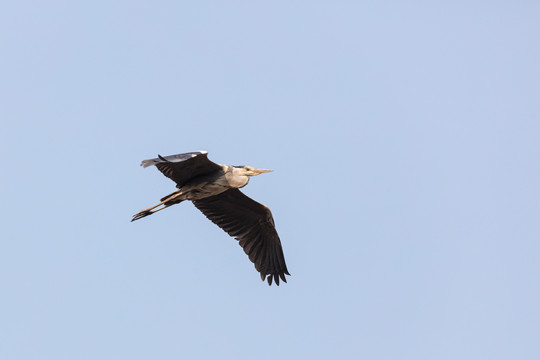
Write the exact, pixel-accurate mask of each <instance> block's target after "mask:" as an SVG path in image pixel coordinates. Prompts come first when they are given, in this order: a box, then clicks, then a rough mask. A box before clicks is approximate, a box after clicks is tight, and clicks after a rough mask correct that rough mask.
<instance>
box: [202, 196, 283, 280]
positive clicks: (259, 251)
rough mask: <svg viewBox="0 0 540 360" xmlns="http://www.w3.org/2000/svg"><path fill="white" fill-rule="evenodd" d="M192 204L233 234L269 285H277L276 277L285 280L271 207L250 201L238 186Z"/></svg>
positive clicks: (281, 251)
mask: <svg viewBox="0 0 540 360" xmlns="http://www.w3.org/2000/svg"><path fill="white" fill-rule="evenodd" d="M193 204H194V205H195V206H196V207H197V209H199V210H200V211H201V212H202V213H203V214H204V215H205V216H206V217H207V218H208V219H210V220H211V221H212V222H213V223H214V224H216V225H217V226H219V227H220V228H222V229H223V230H225V232H227V233H228V234H229V235H231V236H234V237H235V238H236V240H238V241H239V242H240V246H242V248H243V249H244V252H245V253H246V254H247V255H248V256H249V260H251V261H252V262H253V263H254V264H255V269H257V271H258V272H260V273H261V279H262V280H263V281H264V280H265V278H266V276H267V275H268V277H267V278H266V279H267V280H268V284H269V285H272V279H273V280H274V281H275V282H276V284H277V285H279V279H280V278H281V280H283V281H284V282H287V280H286V279H285V275H290V274H289V271H288V270H287V265H285V257H284V256H283V249H282V248H281V241H280V240H279V236H278V233H277V231H276V228H275V226H274V219H273V218H272V213H271V212H270V209H269V208H268V207H266V206H265V205H263V204H260V203H258V202H256V201H255V200H252V199H251V198H249V197H247V196H246V195H244V194H243V193H242V192H241V191H240V190H238V189H230V190H227V191H225V192H223V193H221V194H219V195H215V196H211V197H208V198H205V199H202V200H195V201H193Z"/></svg>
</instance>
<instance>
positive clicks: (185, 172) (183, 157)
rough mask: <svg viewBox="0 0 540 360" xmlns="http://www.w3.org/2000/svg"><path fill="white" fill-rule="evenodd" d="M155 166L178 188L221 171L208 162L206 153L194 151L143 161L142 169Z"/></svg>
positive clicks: (216, 165)
mask: <svg viewBox="0 0 540 360" xmlns="http://www.w3.org/2000/svg"><path fill="white" fill-rule="evenodd" d="M152 165H156V167H157V168H158V170H159V171H161V172H162V173H163V175H165V176H166V177H168V178H169V179H171V180H172V181H174V182H175V183H176V184H177V185H178V187H181V186H183V185H184V184H185V183H186V182H187V181H188V180H190V179H193V178H194V177H197V176H201V175H207V174H210V173H212V172H214V171H219V170H221V166H220V165H218V164H216V163H214V162H212V161H210V160H208V152H207V151H196V152H190V153H185V154H178V155H170V156H161V155H158V158H156V159H149V160H143V162H142V163H141V166H142V167H148V166H152Z"/></svg>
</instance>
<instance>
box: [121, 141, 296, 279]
mask: <svg viewBox="0 0 540 360" xmlns="http://www.w3.org/2000/svg"><path fill="white" fill-rule="evenodd" d="M153 165H155V166H156V167H157V169H158V170H159V171H161V172H162V173H163V175H165V176H166V177H168V178H169V179H171V180H172V181H174V182H175V183H176V187H177V188H178V190H177V191H175V192H173V193H171V194H169V195H167V196H165V197H164V198H162V199H161V200H160V201H161V202H160V203H159V204H157V205H154V206H152V207H149V208H148V209H144V210H141V211H139V212H138V213H136V214H135V215H133V218H132V219H131V221H135V220H139V219H141V218H143V217H145V216H148V215H152V214H154V213H156V212H158V211H160V210H163V209H165V208H168V207H169V206H171V205H174V204H178V203H180V202H182V201H184V200H189V201H191V202H192V203H193V205H195V207H196V208H197V209H199V210H200V211H201V212H202V213H203V214H204V215H205V216H206V217H207V218H208V219H209V220H210V221H212V222H213V223H214V224H216V225H217V226H219V227H220V228H222V229H223V230H224V231H225V232H226V233H228V234H229V235H230V236H233V237H235V238H236V240H238V241H239V244H240V246H241V247H242V248H243V249H244V252H245V253H246V254H247V255H248V257H249V260H251V262H253V264H255V269H256V270H257V271H258V272H259V273H260V274H261V279H262V280H263V281H264V280H265V279H266V280H267V281H268V285H272V280H273V281H274V282H275V283H276V285H278V286H279V280H280V279H281V280H283V281H284V282H287V280H286V279H285V275H290V274H289V271H288V270H287V265H286V264H285V257H284V256H283V249H282V248H281V241H280V240H279V236H278V233H277V231H276V228H275V225H274V219H273V217H272V213H271V212H270V209H269V208H268V207H267V206H265V205H263V204H261V203H258V202H256V201H255V200H252V199H251V198H249V197H247V196H246V195H244V194H243V193H242V192H241V191H240V190H238V189H240V188H242V187H244V186H246V185H247V183H248V182H249V178H250V177H251V176H256V175H259V174H262V173H266V172H270V171H272V170H263V169H255V168H252V167H251V166H232V165H222V164H216V163H214V162H212V161H210V160H209V159H208V152H206V151H196V152H190V153H185V154H178V155H171V156H161V155H158V157H157V158H156V159H149V160H144V161H143V162H142V163H141V166H142V167H145V168H146V167H148V166H153Z"/></svg>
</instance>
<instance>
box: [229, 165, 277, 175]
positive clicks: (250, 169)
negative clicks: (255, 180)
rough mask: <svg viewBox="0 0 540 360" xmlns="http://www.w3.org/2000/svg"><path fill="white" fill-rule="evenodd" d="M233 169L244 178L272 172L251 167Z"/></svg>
mask: <svg viewBox="0 0 540 360" xmlns="http://www.w3.org/2000/svg"><path fill="white" fill-rule="evenodd" d="M235 168H237V169H239V170H240V172H241V174H242V175H244V176H256V175H259V174H262V173H267V172H271V171H272V170H265V169H256V168H253V167H251V166H235Z"/></svg>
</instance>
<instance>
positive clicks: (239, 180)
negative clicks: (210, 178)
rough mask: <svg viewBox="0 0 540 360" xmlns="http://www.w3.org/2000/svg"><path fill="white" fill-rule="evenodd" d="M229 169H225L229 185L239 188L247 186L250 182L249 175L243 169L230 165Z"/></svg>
mask: <svg viewBox="0 0 540 360" xmlns="http://www.w3.org/2000/svg"><path fill="white" fill-rule="evenodd" d="M227 170H229V171H225V177H226V179H227V182H228V183H229V186H231V187H233V188H237V189H239V188H242V187H244V186H246V185H247V183H248V182H249V176H247V175H244V174H243V170H242V169H239V168H235V167H234V166H230V167H229V168H228V169H227Z"/></svg>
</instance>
